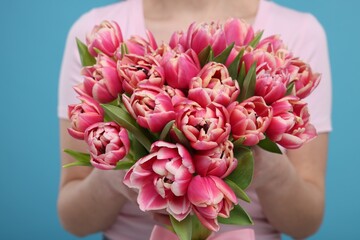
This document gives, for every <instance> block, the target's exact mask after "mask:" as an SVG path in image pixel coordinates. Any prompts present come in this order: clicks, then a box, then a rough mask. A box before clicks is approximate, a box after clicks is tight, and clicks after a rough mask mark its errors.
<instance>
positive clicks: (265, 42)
mask: <svg viewBox="0 0 360 240" xmlns="http://www.w3.org/2000/svg"><path fill="white" fill-rule="evenodd" d="M256 49H262V50H264V51H266V52H268V53H271V54H273V55H274V56H276V57H278V58H280V59H282V60H283V61H286V60H288V59H290V58H292V53H291V52H290V51H289V50H288V48H287V46H286V45H285V44H284V42H283V41H282V39H281V38H280V36H279V35H271V36H269V37H267V38H264V39H262V40H261V41H260V42H259V44H258V45H257V46H256Z"/></svg>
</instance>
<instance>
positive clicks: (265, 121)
mask: <svg viewBox="0 0 360 240" xmlns="http://www.w3.org/2000/svg"><path fill="white" fill-rule="evenodd" d="M228 111H229V113H230V124H231V132H232V135H233V138H234V139H235V140H237V139H239V138H242V139H243V145H245V146H253V145H256V144H258V143H259V141H260V140H262V139H264V138H265V135H264V133H265V131H266V129H267V128H268V126H269V124H270V121H271V118H272V116H273V112H272V108H271V107H269V106H268V105H266V103H265V100H264V99H263V98H262V97H259V96H254V97H251V98H249V99H247V100H245V101H244V102H242V103H237V102H234V103H232V104H230V106H229V107H228Z"/></svg>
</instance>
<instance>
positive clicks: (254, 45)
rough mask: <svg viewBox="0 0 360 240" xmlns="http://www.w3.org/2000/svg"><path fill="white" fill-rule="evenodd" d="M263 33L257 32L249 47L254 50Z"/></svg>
mask: <svg viewBox="0 0 360 240" xmlns="http://www.w3.org/2000/svg"><path fill="white" fill-rule="evenodd" d="M263 33H264V31H260V32H258V33H257V34H256V35H255V37H254V39H253V40H252V41H251V42H250V43H249V46H251V47H253V48H256V46H257V45H258V44H259V42H260V40H261V37H262V35H263Z"/></svg>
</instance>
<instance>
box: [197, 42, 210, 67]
mask: <svg viewBox="0 0 360 240" xmlns="http://www.w3.org/2000/svg"><path fill="white" fill-rule="evenodd" d="M211 52H212V48H211V46H210V45H209V46H207V47H206V48H204V49H203V50H202V51H201V52H200V53H199V55H198V57H199V61H200V65H201V67H203V66H204V65H205V64H207V63H208V62H209V60H210V58H211Z"/></svg>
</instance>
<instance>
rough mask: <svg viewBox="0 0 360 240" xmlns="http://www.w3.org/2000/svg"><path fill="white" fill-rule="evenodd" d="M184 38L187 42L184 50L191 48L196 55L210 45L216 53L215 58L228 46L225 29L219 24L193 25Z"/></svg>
mask: <svg viewBox="0 0 360 240" xmlns="http://www.w3.org/2000/svg"><path fill="white" fill-rule="evenodd" d="M184 36H186V40H187V41H186V43H187V45H185V46H184V49H185V50H187V49H189V48H191V49H193V50H194V51H195V52H196V54H199V53H200V52H201V51H202V50H203V49H205V48H206V47H207V46H209V45H210V46H211V47H212V49H213V51H214V56H217V55H218V54H220V53H221V52H222V51H223V50H225V48H226V46H227V45H226V36H225V33H224V29H223V27H222V25H221V24H220V23H218V22H211V23H193V24H191V25H190V27H189V29H188V31H187V32H186V34H185V35H184ZM180 42H181V41H180Z"/></svg>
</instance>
